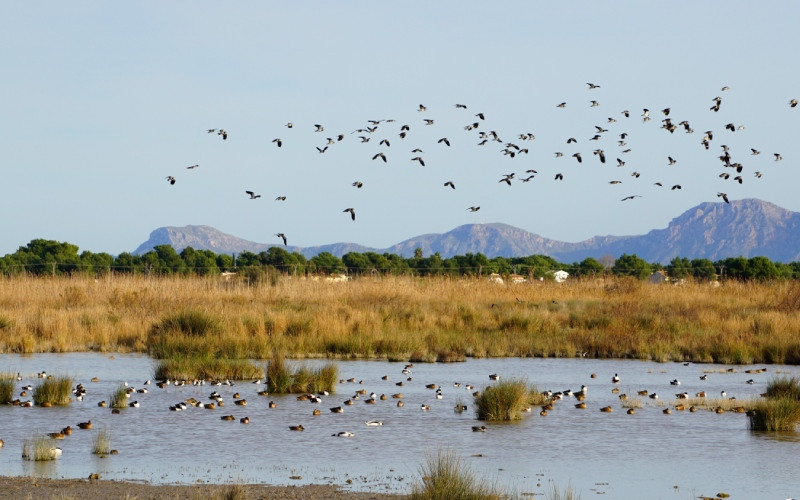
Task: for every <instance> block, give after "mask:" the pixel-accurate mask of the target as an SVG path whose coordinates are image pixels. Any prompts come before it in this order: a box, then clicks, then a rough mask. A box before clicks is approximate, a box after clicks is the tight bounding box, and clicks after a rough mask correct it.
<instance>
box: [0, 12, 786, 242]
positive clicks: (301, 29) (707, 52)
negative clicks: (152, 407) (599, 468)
mask: <svg viewBox="0 0 800 500" xmlns="http://www.w3.org/2000/svg"><path fill="white" fill-rule="evenodd" d="M799 13H800V4H797V3H796V2H788V1H787V2H760V3H759V4H758V5H756V3H754V2H742V1H739V2H731V1H726V2H722V1H704V2H688V1H684V2H668V3H664V2H659V3H655V2H642V1H627V2H596V1H595V2H583V1H579V2H486V1H480V2H478V1H459V2H448V1H442V2H439V1H437V2H417V1H407V2H391V3H390V2H281V3H277V2H266V1H250V2H219V1H215V2H210V1H199V2H198V1H191V2H189V1H184V2H154V1H150V2H144V1H142V2H124V3H120V2H53V1H45V2H37V3H36V4H35V5H32V4H31V3H28V2H17V3H10V4H8V5H5V6H4V8H3V16H2V18H0V43H2V46H3V50H2V51H0V67H2V68H3V71H2V75H3V76H2V78H0V92H1V93H2V99H0V116H2V120H0V152H2V154H0V169H2V183H3V196H2V197H0V209H2V213H3V214H4V218H3V223H2V238H0V254H6V253H9V252H13V251H15V250H16V249H17V247H19V246H21V245H25V244H27V243H28V242H29V241H30V240H31V239H34V238H47V239H55V240H59V241H68V242H71V243H75V244H77V245H79V246H80V248H81V249H82V250H91V251H95V252H101V251H105V252H109V253H112V254H117V253H120V252H123V251H132V250H133V249H135V248H136V247H137V246H138V245H139V244H140V243H141V242H143V241H144V240H146V239H147V238H148V236H149V233H150V231H152V230H153V229H156V228H158V227H161V226H182V225H187V224H206V225H211V226H214V227H216V228H218V229H220V230H222V231H224V232H227V233H230V234H233V235H236V236H239V237H242V238H246V239H249V240H253V241H257V242H263V243H274V244H278V243H279V242H280V240H279V239H278V238H277V237H275V236H273V235H274V234H275V233H278V232H283V233H285V234H286V235H287V237H288V239H289V244H290V245H300V246H312V245H320V244H326V243H334V242H339V241H347V242H354V243H361V244H364V245H369V246H374V247H378V248H382V247H387V246H390V245H392V244H394V243H397V242H399V241H401V240H403V239H406V238H409V237H412V236H416V235H419V234H424V233H432V232H446V231H448V230H450V229H452V228H454V227H456V226H458V225H461V224H465V223H472V222H504V223H508V224H511V225H514V226H518V227H520V228H523V229H526V230H528V231H532V232H534V233H538V234H540V235H542V236H545V237H548V238H554V239H560V240H565V241H580V240H583V239H586V238H589V237H591V236H594V235H602V234H615V235H625V234H641V233H645V232H647V231H649V230H651V229H656V228H663V227H665V226H666V225H667V223H668V222H669V221H670V220H671V219H672V218H674V217H676V216H678V215H680V214H681V213H682V212H684V211H685V210H687V209H689V208H691V207H693V206H695V205H697V204H699V203H702V202H705V201H711V202H718V201H720V199H719V198H717V196H716V193H717V192H718V191H723V192H726V193H727V194H728V196H729V197H730V198H731V199H740V198H748V197H756V198H761V199H764V200H767V201H771V202H773V203H776V204H778V205H780V206H782V207H785V208H787V209H790V210H795V211H800V197H799V196H797V195H796V194H795V193H796V187H797V186H798V181H799V180H800V173H798V170H797V167H798V159H800V146H799V145H798V140H797V136H798V132H800V106H798V107H797V108H794V109H791V108H790V107H789V104H788V103H789V100H790V99H792V98H800V70H799V69H798V65H797V54H796V51H797V48H798V47H800V34H799V32H798V30H797V29H796V25H795V24H796V19H797V15H798V14H799ZM586 82H593V83H596V84H598V85H600V86H601V88H599V89H594V90H589V89H588V87H587V85H586ZM723 86H729V87H730V90H728V91H725V92H722V91H721V88H722V87H723ZM716 96H721V97H722V98H723V102H722V106H721V109H720V111H719V112H718V113H714V112H712V111H710V110H709V107H710V106H712V105H713V104H714V103H713V101H712V99H713V98H714V97H716ZM590 100H597V101H598V102H599V105H598V106H596V107H591V106H590ZM564 101H566V102H567V107H566V108H565V109H559V108H557V107H556V105H557V104H558V103H560V102H564ZM456 103H463V104H466V105H467V106H468V109H467V110H463V109H456V108H455V107H454V104H456ZM420 104H424V105H425V106H427V108H428V109H427V111H425V112H419V111H417V108H418V106H419V105H420ZM665 107H670V108H671V110H672V112H671V113H670V118H672V119H673V122H674V123H676V124H677V123H678V122H680V121H682V120H684V119H685V120H688V121H689V122H690V124H691V127H692V128H693V129H694V130H695V132H694V133H693V134H685V133H684V131H683V129H682V128H679V129H678V130H676V131H675V133H674V134H669V133H668V132H667V131H665V130H663V129H660V128H659V127H660V125H661V119H662V118H663V115H662V114H661V112H660V111H659V110H661V109H662V108H665ZM643 108H649V109H650V110H651V116H652V120H651V121H650V122H647V123H643V122H642V119H641V117H640V115H641V114H642V109H643ZM624 109H629V110H630V111H631V117H630V118H628V119H625V118H624V117H623V116H622V115H621V111H622V110H624ZM478 112H483V113H484V114H485V116H486V120H484V121H480V120H477V118H475V116H474V115H475V113H478ZM608 117H613V118H615V119H616V120H617V122H616V123H608V121H607V118H608ZM424 118H431V119H434V120H435V123H434V125H431V126H425V125H424V123H423V119H424ZM370 119H395V120H396V121H395V122H393V123H381V124H380V125H379V127H378V130H377V131H375V132H374V133H372V134H359V133H354V134H351V132H352V131H353V130H356V129H359V128H366V127H367V126H368V125H369V123H368V120H370ZM474 121H480V127H479V129H478V131H466V130H464V126H465V125H467V124H469V123H472V122H474ZM287 122H293V123H294V127H293V128H292V129H287V128H286V127H285V126H284V124H286V123H287ZM729 122H733V123H735V124H736V125H737V126H738V125H740V124H741V125H744V126H745V129H744V130H737V131H736V132H729V131H726V130H725V129H724V126H725V124H727V123H729ZM314 124H322V125H324V127H325V131H324V132H320V133H316V132H314ZM403 124H408V125H409V126H410V127H411V130H410V131H409V134H408V136H407V137H406V139H400V138H399V136H398V134H399V132H400V126H401V125H403ZM596 125H597V126H601V127H603V128H606V129H608V132H605V133H603V134H602V138H601V139H600V140H598V141H590V140H589V139H590V138H591V137H592V136H593V135H594V133H595V126H596ZM220 127H222V128H224V129H226V130H227V131H228V132H229V136H228V139H227V141H222V139H221V138H220V137H219V136H217V135H215V134H207V133H206V129H208V128H220ZM481 130H484V131H487V132H488V131H489V130H494V131H496V132H497V133H498V134H499V135H500V137H501V139H502V140H503V143H498V142H492V141H489V142H488V143H487V144H486V145H484V146H480V147H479V146H477V144H478V142H479V141H480V139H479V138H478V136H477V134H478V132H479V131H481ZM706 130H713V131H714V132H715V134H714V138H713V140H712V142H711V146H710V150H708V151H706V150H704V149H703V147H702V146H701V144H700V141H701V139H702V137H703V134H704V132H705V131H706ZM527 132H532V133H534V134H535V136H536V139H535V140H534V141H521V140H519V138H518V135H519V134H520V133H527ZM622 132H627V133H628V134H629V136H628V138H627V139H626V142H627V146H626V148H631V152H630V153H627V154H623V153H621V151H622V149H624V148H622V147H619V146H618V145H617V140H618V139H619V138H618V134H620V133H622ZM340 133H341V134H345V139H344V140H343V141H341V142H337V143H336V144H333V145H331V146H330V147H329V149H328V150H327V151H326V152H325V153H324V154H320V153H318V152H317V150H316V147H317V146H319V147H323V146H325V143H326V138H328V137H335V136H336V135H337V134H340ZM359 135H364V136H369V138H370V141H369V142H368V143H361V142H360V140H359V139H358V136H359ZM277 137H280V138H282V139H283V147H282V148H277V147H276V146H275V144H273V143H272V142H271V141H272V139H274V138H277ZM442 137H447V138H448V139H449V140H450V142H451V144H452V146H451V147H449V148H448V147H446V146H444V145H442V144H438V143H437V140H438V139H439V138H442ZM569 137H575V138H576V139H577V140H578V143H577V144H569V145H567V144H566V139H567V138H569ZM384 138H386V139H389V141H390V144H391V146H390V147H385V146H380V145H379V144H378V143H379V142H380V140H381V139H384ZM505 142H513V143H515V144H517V145H518V146H519V147H521V148H528V149H529V154H527V155H524V154H522V155H518V156H517V157H516V158H514V159H511V158H509V157H506V156H504V155H503V154H502V153H501V150H502V149H503V147H504V143H505ZM721 144H726V145H728V146H730V152H731V155H732V158H733V161H735V162H736V161H738V162H740V163H742V164H743V165H744V171H743V173H742V175H743V181H744V182H743V183H742V184H741V185H739V184H738V183H735V182H734V181H733V180H732V179H729V180H727V181H725V180H722V179H720V178H719V177H718V175H719V174H720V173H722V172H725V171H727V172H729V173H731V174H732V175H731V177H733V176H735V175H736V174H735V173H734V172H733V170H732V169H725V168H723V167H722V163H721V162H720V161H719V160H718V159H717V156H719V155H720V154H721V153H722V149H721V147H720V145H721ZM417 147H419V148H421V149H423V151H424V153H422V154H420V155H419V156H422V157H423V158H424V160H425V163H426V166H425V167H422V166H420V165H419V164H418V163H416V162H412V161H411V158H413V157H415V156H418V155H417V154H416V153H412V152H411V150H412V149H414V148H417ZM751 147H752V148H756V149H758V150H760V151H761V152H762V153H761V155H759V156H752V155H751V154H750V148H751ZM597 148H602V149H603V150H604V151H605V155H606V157H607V163H606V164H605V165H603V164H601V163H600V162H599V160H598V158H597V157H596V156H594V155H592V150H594V149H597ZM381 151H383V152H384V153H385V154H386V156H387V159H388V162H387V163H386V164H384V163H383V162H381V161H380V160H376V161H373V160H372V159H371V158H372V156H373V155H375V154H376V153H378V152H381ZM556 151H561V152H563V153H564V157H563V158H555V155H554V153H555V152H556ZM575 152H580V153H581V154H582V156H583V160H584V161H583V163H582V164H580V165H579V164H578V163H577V162H576V161H575V159H574V158H571V155H572V154H573V153H575ZM773 153H780V154H781V155H782V157H783V158H784V159H783V161H781V162H775V161H774V160H773ZM670 155H671V156H673V157H674V158H675V159H676V160H677V163H676V164H675V165H672V166H668V165H667V156H670ZM616 158H621V159H623V160H624V161H625V162H626V165H625V166H624V167H617V166H616V164H617V162H616ZM194 164H199V165H200V167H199V168H197V169H194V170H187V169H186V167H187V166H190V165H194ZM527 169H535V170H537V171H538V175H536V177H535V178H534V179H533V180H531V181H530V182H527V183H522V182H521V181H520V180H519V179H520V178H523V177H526V176H527V174H525V171H526V170H527ZM634 171H638V172H640V173H641V176H640V177H639V178H634V177H632V176H631V173H632V172H634ZM755 171H761V172H762V173H763V176H762V177H761V178H760V179H756V178H755V176H754V172H755ZM511 172H514V173H515V174H516V175H515V178H514V179H513V180H512V185H511V186H508V185H506V184H505V183H500V182H498V181H499V180H500V179H501V178H502V177H503V175H505V174H509V173H511ZM558 172H561V173H563V174H564V180H563V181H561V182H557V181H555V180H554V175H555V174H556V173H558ZM169 175H172V176H175V177H176V179H177V180H176V183H175V185H169V184H168V182H167V180H166V177H167V176H169ZM356 180H359V181H362V182H363V183H364V187H363V188H361V189H356V188H354V187H352V186H351V184H352V183H353V182H354V181H356ZM448 180H452V181H454V183H455V185H456V190H451V189H450V188H448V187H444V186H443V183H444V182H445V181H448ZM612 180H621V181H622V183H621V184H618V185H611V184H609V181H612ZM656 181H660V182H662V183H663V184H664V187H662V188H658V187H656V186H654V185H653V183H654V182H656ZM677 183H679V184H681V186H682V189H681V190H674V191H672V190H670V189H669V187H670V186H672V185H673V184H677ZM245 190H252V191H255V192H256V193H259V194H261V195H262V197H261V198H260V199H256V200H250V199H248V197H247V195H245V193H244V192H245ZM279 195H283V196H286V197H287V198H286V201H282V202H279V201H274V199H275V197H277V196H279ZM628 195H640V196H641V198H636V199H634V200H631V201H626V202H621V201H620V200H621V199H622V198H623V197H625V196H628ZM473 205H478V206H480V207H481V209H480V211H479V212H475V213H472V212H469V211H467V207H469V206H473ZM348 207H353V208H355V210H356V214H357V218H356V221H355V222H353V221H351V220H350V217H349V214H346V213H342V210H344V209H345V208H348Z"/></svg>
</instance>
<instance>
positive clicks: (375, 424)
mask: <svg viewBox="0 0 800 500" xmlns="http://www.w3.org/2000/svg"><path fill="white" fill-rule="evenodd" d="M364 425H367V426H369V427H379V426H381V425H383V422H381V421H380V420H367V421H366V422H364Z"/></svg>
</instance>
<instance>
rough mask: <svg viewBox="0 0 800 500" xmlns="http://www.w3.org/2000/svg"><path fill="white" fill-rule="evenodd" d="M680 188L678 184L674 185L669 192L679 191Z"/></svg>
mask: <svg viewBox="0 0 800 500" xmlns="http://www.w3.org/2000/svg"><path fill="white" fill-rule="evenodd" d="M680 188H681V185H680V184H675V185H674V186H672V187H671V188H670V190H672V191H674V190H676V189H680Z"/></svg>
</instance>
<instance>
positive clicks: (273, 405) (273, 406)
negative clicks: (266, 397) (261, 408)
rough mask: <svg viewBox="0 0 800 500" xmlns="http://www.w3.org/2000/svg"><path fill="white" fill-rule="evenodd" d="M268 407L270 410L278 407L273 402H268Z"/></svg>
mask: <svg viewBox="0 0 800 500" xmlns="http://www.w3.org/2000/svg"><path fill="white" fill-rule="evenodd" d="M268 406H269V407H270V408H277V407H278V405H276V404H275V401H270V402H269V405H268Z"/></svg>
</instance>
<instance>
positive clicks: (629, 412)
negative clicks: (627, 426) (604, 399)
mask: <svg viewBox="0 0 800 500" xmlns="http://www.w3.org/2000/svg"><path fill="white" fill-rule="evenodd" d="M626 413H627V414H628V415H633V414H634V413H636V411H635V410H634V409H633V408H628V411H627V412H626Z"/></svg>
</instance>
